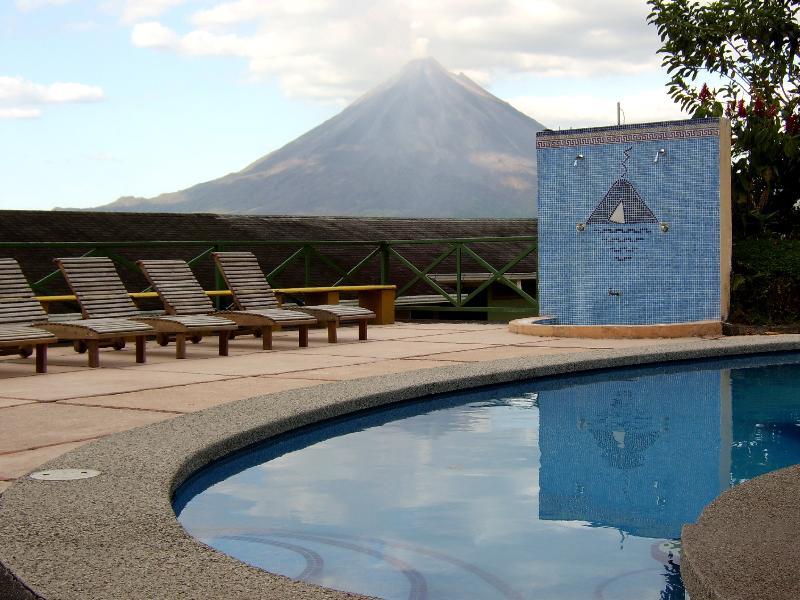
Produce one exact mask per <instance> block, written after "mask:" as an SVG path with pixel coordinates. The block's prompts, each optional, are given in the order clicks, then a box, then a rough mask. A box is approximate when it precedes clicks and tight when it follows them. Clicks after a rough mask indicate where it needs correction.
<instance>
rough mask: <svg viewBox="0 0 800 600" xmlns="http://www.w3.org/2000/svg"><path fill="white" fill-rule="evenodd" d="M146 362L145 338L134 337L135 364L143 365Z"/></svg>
mask: <svg viewBox="0 0 800 600" xmlns="http://www.w3.org/2000/svg"><path fill="white" fill-rule="evenodd" d="M145 360H147V358H146V355H145V337H144V336H143V335H137V336H136V362H137V363H143V362H145Z"/></svg>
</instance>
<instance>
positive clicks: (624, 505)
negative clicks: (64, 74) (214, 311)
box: [174, 354, 800, 600]
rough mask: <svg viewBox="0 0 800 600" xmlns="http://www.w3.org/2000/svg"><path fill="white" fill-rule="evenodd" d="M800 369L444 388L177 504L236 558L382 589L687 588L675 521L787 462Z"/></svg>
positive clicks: (551, 594)
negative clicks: (431, 396) (462, 390)
mask: <svg viewBox="0 0 800 600" xmlns="http://www.w3.org/2000/svg"><path fill="white" fill-rule="evenodd" d="M799 381H800V355H798V354H791V355H788V354H784V355H772V356H768V357H757V358H746V359H735V360H727V361H724V362H722V361H704V362H699V363H692V364H691V365H687V364H677V365H676V364H672V365H666V366H656V367H647V368H636V369H622V370H615V371H602V372H594V373H587V374H583V375H578V376H571V377H563V376H562V377H557V378H550V379H540V380H536V381H530V382H525V383H521V384H514V385H506V386H498V387H494V388H484V389H480V390H476V391H473V392H468V393H461V394H452V395H443V396H440V397H438V398H436V399H434V400H426V401H424V402H414V403H408V404H404V405H401V406H397V407H394V408H390V409H382V410H376V411H370V412H368V413H363V414H360V415H357V416H354V417H350V418H346V419H341V420H337V421H332V422H327V423H323V424H321V425H318V426H314V427H310V428H306V429H304V430H301V431H299V432H297V433H295V434H293V435H289V436H285V437H281V438H277V439H273V440H271V441H270V442H268V443H265V444H262V445H259V446H257V447H254V448H251V449H250V450H248V451H247V452H245V453H240V454H237V455H235V456H232V457H230V458H228V459H225V460H222V461H219V462H217V463H214V464H213V465H212V466H211V467H210V468H208V469H205V470H203V471H202V472H200V473H199V474H198V475H196V476H195V477H193V478H192V479H190V480H189V481H187V483H186V484H185V485H184V486H183V487H182V488H181V489H180V490H178V492H177V493H176V496H175V503H174V506H175V509H176V512H178V513H179V519H180V521H181V523H182V524H183V526H184V527H185V528H186V529H187V530H188V531H189V532H190V533H192V534H193V535H195V536H196V537H198V538H200V539H201V540H203V541H204V542H206V543H208V544H209V545H212V546H214V547H216V548H217V549H219V550H221V551H223V552H226V553H228V554H230V555H232V556H235V557H237V558H239V559H240V560H243V561H245V562H248V563H250V564H253V565H256V566H258V567H261V568H264V569H267V570H270V571H273V572H278V573H283V574H286V575H288V576H291V577H298V578H303V579H305V580H308V581H313V582H315V583H319V584H322V585H325V586H328V587H335V588H338V589H344V590H349V591H356V592H360V593H364V594H370V595H377V596H381V597H384V598H392V599H394V598H543V599H548V600H549V599H551V598H552V599H555V598H559V599H560V598H565V599H568V598H581V599H583V598H595V599H616V598H620V599H621V598H632V599H640V598H663V599H677V598H683V597H684V592H683V588H682V585H681V582H680V576H679V562H680V545H679V543H678V542H676V541H675V539H676V538H677V537H678V536H679V535H680V527H681V525H682V524H683V523H685V522H692V521H694V520H695V519H696V517H697V516H698V514H699V512H700V511H701V510H702V508H703V506H704V505H705V504H707V503H708V502H709V501H710V500H711V499H713V498H714V497H715V496H717V495H718V494H719V493H720V491H722V490H723V489H725V488H727V487H729V486H730V485H734V484H736V483H739V482H741V481H745V480H747V479H750V478H752V477H754V476H756V475H758V474H761V473H764V472H767V471H770V470H774V469H776V468H780V467H782V466H787V465H789V464H794V463H796V462H800V458H798V457H800V401H799V400H798V397H799V396H800V394H798V386H799V385H800V384H798V382H799ZM670 554H671V556H670Z"/></svg>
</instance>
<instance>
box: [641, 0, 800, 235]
mask: <svg viewBox="0 0 800 600" xmlns="http://www.w3.org/2000/svg"><path fill="white" fill-rule="evenodd" d="M648 4H649V5H650V7H651V9H652V11H651V13H650V15H649V17H648V21H649V22H650V23H652V24H654V25H655V26H656V28H657V29H658V34H659V36H660V37H661V41H662V43H663V45H662V46H661V48H660V49H659V53H661V54H662V55H663V56H664V58H663V62H662V64H663V66H665V67H666V68H667V72H668V73H669V76H670V78H671V79H670V81H669V82H668V83H667V87H668V90H669V94H670V96H671V97H672V98H673V99H674V100H675V101H676V102H678V103H679V104H680V105H681V107H682V108H683V109H684V110H687V111H689V112H691V113H692V114H693V115H694V116H695V117H710V116H715V117H721V116H723V115H724V116H727V117H728V118H729V119H730V120H731V127H732V132H733V170H732V175H733V181H732V184H733V185H732V188H733V189H732V195H733V208H734V228H735V235H736V237H737V238H739V239H741V238H745V237H769V236H778V237H800V209H798V208H797V206H798V203H800V21H798V11H800V0H714V1H712V2H707V1H703V2H700V1H698V0H648ZM701 75H702V76H704V78H707V80H706V81H704V82H703V83H702V86H699V82H698V77H700V76H701ZM701 81H702V79H701ZM712 81H716V82H719V85H717V86H715V85H714V84H713V83H710V82H712ZM698 86H699V87H698Z"/></svg>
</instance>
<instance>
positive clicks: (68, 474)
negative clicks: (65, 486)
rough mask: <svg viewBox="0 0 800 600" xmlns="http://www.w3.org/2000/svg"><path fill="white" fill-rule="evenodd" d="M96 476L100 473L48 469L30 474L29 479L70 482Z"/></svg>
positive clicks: (82, 470) (83, 470)
mask: <svg viewBox="0 0 800 600" xmlns="http://www.w3.org/2000/svg"><path fill="white" fill-rule="evenodd" d="M98 475H100V471H95V470H94V469H48V470H47V471H36V473H31V474H30V478H31V479H40V480H42V481H72V480H73V479H89V478H90V477H97V476H98Z"/></svg>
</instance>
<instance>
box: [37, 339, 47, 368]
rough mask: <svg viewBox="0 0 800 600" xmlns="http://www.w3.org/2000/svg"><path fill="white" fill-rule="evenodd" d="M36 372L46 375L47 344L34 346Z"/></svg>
mask: <svg viewBox="0 0 800 600" xmlns="http://www.w3.org/2000/svg"><path fill="white" fill-rule="evenodd" d="M36 372H37V373H47V344H36Z"/></svg>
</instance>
